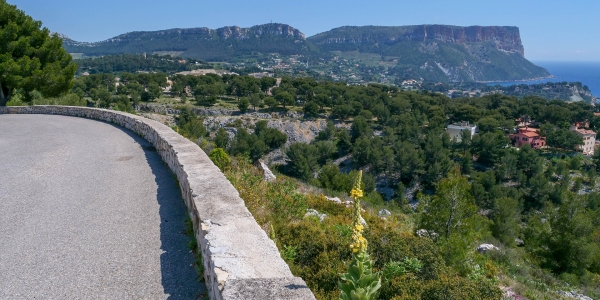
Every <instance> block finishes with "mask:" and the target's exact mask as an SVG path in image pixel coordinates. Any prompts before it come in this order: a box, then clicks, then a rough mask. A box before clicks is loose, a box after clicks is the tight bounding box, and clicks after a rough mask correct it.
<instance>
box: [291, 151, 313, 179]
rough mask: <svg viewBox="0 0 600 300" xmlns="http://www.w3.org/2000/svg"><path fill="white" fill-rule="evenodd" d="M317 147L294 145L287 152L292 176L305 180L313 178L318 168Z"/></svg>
mask: <svg viewBox="0 0 600 300" xmlns="http://www.w3.org/2000/svg"><path fill="white" fill-rule="evenodd" d="M316 152H317V151H316V147H315V146H313V145H309V144H305V143H293V144H292V145H291V146H290V147H289V148H287V149H286V150H285V155H286V156H287V160H288V165H287V168H288V170H289V172H290V174H291V175H293V176H296V177H298V178H300V179H303V180H310V179H312V178H313V172H314V171H315V169H316V167H317V166H318V162H317V155H316Z"/></svg>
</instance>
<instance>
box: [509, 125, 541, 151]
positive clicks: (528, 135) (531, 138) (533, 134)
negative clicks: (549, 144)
mask: <svg viewBox="0 0 600 300" xmlns="http://www.w3.org/2000/svg"><path fill="white" fill-rule="evenodd" d="M509 137H510V140H511V141H513V145H515V146H516V147H519V148H521V146H523V145H525V144H530V145H531V148H533V149H540V148H542V147H545V146H546V138H545V137H543V136H541V135H540V134H539V133H538V132H537V129H534V128H527V127H525V128H519V132H517V133H514V134H511V135H510V136H509Z"/></svg>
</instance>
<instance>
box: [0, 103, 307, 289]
mask: <svg viewBox="0 0 600 300" xmlns="http://www.w3.org/2000/svg"><path fill="white" fill-rule="evenodd" d="M1 114H56V115H66V116H75V117H84V118H90V119H96V120H101V121H106V122H111V123H114V124H118V125H120V126H123V127H125V128H127V129H130V130H132V131H133V132H135V133H137V134H139V135H140V136H142V137H144V138H145V139H146V140H148V141H149V142H150V143H152V144H153V145H154V147H155V148H156V150H157V152H158V153H159V155H160V156H161V157H162V159H163V160H164V161H165V163H166V164H167V165H168V166H169V168H170V169H171V170H172V171H173V173H175V174H176V176H177V179H178V180H179V185H180V188H181V194H182V196H183V200H184V201H185V204H186V205H187V207H188V211H189V214H190V217H191V219H192V221H193V223H194V232H195V234H196V238H197V240H198V244H199V245H198V246H199V247H200V248H201V249H202V258H203V262H204V279H205V280H206V286H207V288H208V290H209V293H210V298H211V299H219V300H220V299H315V297H314V296H313V294H312V292H311V291H310V289H308V287H307V286H306V284H305V282H304V281H303V280H302V279H301V278H299V277H294V276H293V275H292V273H291V271H290V269H289V267H288V266H287V264H286V263H285V261H284V260H283V259H282V258H281V256H280V255H279V251H278V250H277V247H276V246H275V243H273V241H272V240H270V239H269V237H268V236H267V234H266V233H265V232H264V231H263V230H262V229H261V228H260V226H259V225H258V224H257V223H256V220H254V218H253V217H252V215H251V214H250V212H249V211H248V209H247V208H246V206H245V203H244V201H243V200H242V199H241V198H240V196H239V193H238V192H237V190H236V189H235V188H234V187H233V185H231V183H230V182H229V181H228V180H227V178H225V176H224V175H223V173H221V171H220V170H219V168H217V167H216V166H215V165H214V164H213V163H212V161H211V160H210V159H209V158H208V156H207V155H206V154H205V153H204V151H202V149H200V147H198V145H196V144H195V143H192V142H191V141H189V140H187V139H186V138H184V137H182V136H181V135H179V134H178V133H176V132H175V131H173V130H172V129H171V128H169V127H167V126H165V125H163V124H161V123H159V122H156V121H153V120H149V119H146V118H143V117H139V116H136V115H132V114H128V113H123V112H118V111H112V110H106V109H97V108H88V107H72V106H22V107H0V115H1ZM0 130H1V129H0Z"/></svg>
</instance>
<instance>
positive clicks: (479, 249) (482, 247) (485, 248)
mask: <svg viewBox="0 0 600 300" xmlns="http://www.w3.org/2000/svg"><path fill="white" fill-rule="evenodd" d="M492 250H500V248H498V247H496V246H494V245H492V244H481V245H479V247H477V252H479V253H487V252H488V251H492Z"/></svg>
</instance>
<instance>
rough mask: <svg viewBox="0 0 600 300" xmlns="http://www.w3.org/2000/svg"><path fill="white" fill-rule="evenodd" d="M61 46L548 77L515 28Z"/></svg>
mask: <svg viewBox="0 0 600 300" xmlns="http://www.w3.org/2000/svg"><path fill="white" fill-rule="evenodd" d="M63 40H64V43H63V44H64V46H65V48H66V49H67V51H69V52H71V53H83V54H84V55H86V56H101V55H110V54H122V53H148V54H151V53H158V54H171V55H176V56H181V57H184V58H194V59H201V60H204V61H224V62H232V61H235V62H238V63H240V62H241V63H243V64H242V65H246V66H247V65H248V64H250V63H261V64H263V66H264V64H266V66H270V67H273V69H284V68H285V67H286V66H281V65H272V63H273V61H274V60H273V58H274V57H272V56H271V55H269V54H276V55H277V56H278V57H279V56H283V57H279V58H284V59H286V58H289V57H290V56H296V55H297V56H304V57H307V60H311V61H313V62H314V61H318V62H319V63H318V65H314V67H315V68H319V67H320V69H318V71H319V72H321V74H330V75H334V76H338V75H342V76H343V75H345V74H344V73H348V72H351V73H352V72H354V73H356V74H354V75H356V76H358V77H360V78H362V79H363V80H365V81H366V82H369V81H372V79H370V76H369V74H368V73H372V72H374V70H373V68H372V67H373V66H375V67H383V68H384V70H383V73H384V74H386V76H392V77H395V78H397V79H404V78H423V79H426V80H431V81H443V82H460V81H471V82H472V81H509V80H523V79H531V78H540V77H548V76H550V74H549V73H548V71H546V70H545V69H544V68H541V67H538V66H536V65H534V64H533V63H531V62H530V61H528V60H527V59H525V57H524V51H525V50H524V48H523V45H522V43H521V38H520V33H519V29H518V28H517V27H499V26H488V27H482V26H471V27H459V26H447V25H419V26H394V27H392V26H361V27H340V28H336V29H332V30H330V31H327V32H324V33H320V34H317V35H315V36H312V37H309V38H306V37H305V35H304V34H303V33H302V32H300V31H299V30H298V29H295V28H293V27H291V26H289V25H285V24H264V25H257V26H253V27H250V28H240V27H237V26H229V27H223V28H219V29H209V28H205V27H204V28H190V29H169V30H161V31H144V32H131V33H126V34H122V35H119V36H117V37H114V38H111V39H108V40H105V41H101V42H95V43H82V42H76V41H73V40H71V39H69V38H67V37H64V38H63ZM356 53H358V54H359V56H357V55H356ZM360 55H362V56H360ZM352 57H359V58H362V57H368V58H369V61H364V60H362V61H361V59H357V60H356V61H354V60H353V59H352ZM309 58H310V59H309ZM338 58H341V59H342V60H344V61H348V60H353V61H352V65H358V69H359V70H357V71H354V70H352V68H347V67H345V66H344V67H342V62H340V61H339V60H338ZM306 65H307V66H308V63H306ZM363 67H364V68H363ZM292 68H293V67H292ZM348 70H351V71H348ZM292 72H293V70H292ZM348 75H349V76H352V75H353V74H348Z"/></svg>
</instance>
